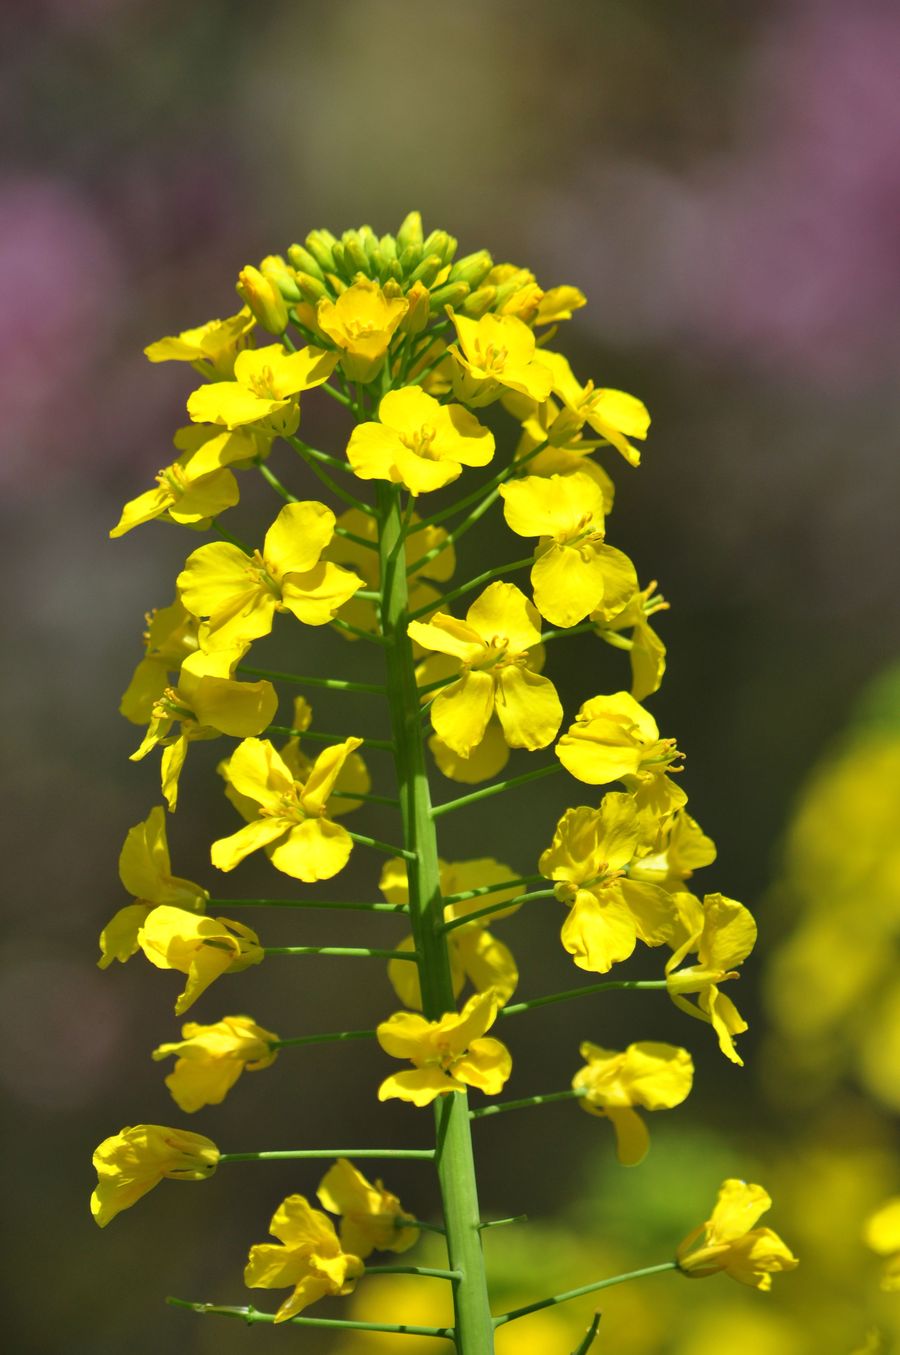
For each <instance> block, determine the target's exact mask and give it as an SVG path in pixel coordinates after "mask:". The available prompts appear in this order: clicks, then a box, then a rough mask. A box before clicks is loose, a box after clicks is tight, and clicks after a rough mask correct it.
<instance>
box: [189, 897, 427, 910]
mask: <svg viewBox="0 0 900 1355" xmlns="http://www.w3.org/2000/svg"><path fill="white" fill-rule="evenodd" d="M206 902H207V907H209V908H334V909H344V910H346V911H347V912H352V913H406V912H407V911H408V909H407V907H406V904H405V903H336V902H335V901H334V900H332V899H207V901H206Z"/></svg>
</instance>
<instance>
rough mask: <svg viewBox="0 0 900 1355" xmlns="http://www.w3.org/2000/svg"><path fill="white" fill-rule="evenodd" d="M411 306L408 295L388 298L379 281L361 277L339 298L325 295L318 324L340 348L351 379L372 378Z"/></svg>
mask: <svg viewBox="0 0 900 1355" xmlns="http://www.w3.org/2000/svg"><path fill="white" fill-rule="evenodd" d="M408 309H409V302H408V301H407V300H406V297H403V296H392V297H388V296H387V294H386V293H385V292H384V291H382V289H381V287H379V286H378V284H377V283H375V282H371V281H370V280H369V279H368V278H360V279H359V280H358V281H357V282H354V284H353V286H352V287H348V288H347V289H346V291H344V292H342V293H341V295H340V296H339V297H338V298H337V300H336V301H332V300H331V299H330V298H329V297H323V298H322V299H321V300H320V301H319V303H318V305H317V307H316V324H317V325H318V328H319V329H320V330H321V331H322V333H323V334H326V335H327V336H328V338H329V339H330V340H331V341H332V343H334V344H336V345H337V347H338V348H339V349H340V354H339V356H340V362H341V367H342V368H343V371H344V375H345V376H346V377H347V379H348V380H349V381H371V380H372V379H373V377H375V376H377V375H378V373H379V372H380V371H381V368H382V367H383V366H384V360H385V357H386V355H387V351H388V348H389V346H390V342H391V339H392V338H393V337H394V334H395V332H396V330H397V327H398V326H399V324H400V322H401V320H402V319H403V317H404V316H405V315H406V312H407V310H408Z"/></svg>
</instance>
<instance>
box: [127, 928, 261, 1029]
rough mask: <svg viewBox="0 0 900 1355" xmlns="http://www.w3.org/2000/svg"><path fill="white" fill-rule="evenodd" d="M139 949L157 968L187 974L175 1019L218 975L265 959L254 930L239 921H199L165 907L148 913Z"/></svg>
mask: <svg viewBox="0 0 900 1355" xmlns="http://www.w3.org/2000/svg"><path fill="white" fill-rule="evenodd" d="M138 945H139V946H140V948H141V950H142V951H143V952H144V954H145V955H146V957H147V959H148V960H149V961H150V963H151V964H153V965H156V968H157V969H175V970H178V971H179V972H180V973H182V974H186V975H187V983H186V984H185V986H184V992H183V993H181V994H180V996H179V997H178V999H177V1000H176V1002H175V1015H176V1016H181V1015H182V1013H183V1012H186V1011H187V1009H188V1007H192V1006H193V1004H194V1003H195V1002H196V1001H197V998H198V997H199V996H200V994H201V993H203V992H205V991H206V989H207V988H208V987H209V985H210V984H211V983H213V982H214V981H215V980H216V979H217V978H219V977H220V976H221V975H222V974H237V973H239V972H240V971H241V970H242V969H247V968H249V966H250V965H255V964H259V963H260V962H261V961H262V959H263V956H264V952H263V949H262V947H261V946H260V944H259V937H258V936H257V935H256V932H255V931H253V930H252V929H251V928H250V927H245V926H244V924H243V923H242V922H234V921H232V920H231V919H230V918H226V917H197V916H195V915H193V914H191V913H186V912H184V910H183V909H181V908H172V907H170V906H169V905H167V904H162V905H160V907H158V908H154V909H153V910H152V911H151V912H150V913H148V914H147V917H146V919H145V920H144V923H143V925H142V927H141V929H140V931H139V932H138Z"/></svg>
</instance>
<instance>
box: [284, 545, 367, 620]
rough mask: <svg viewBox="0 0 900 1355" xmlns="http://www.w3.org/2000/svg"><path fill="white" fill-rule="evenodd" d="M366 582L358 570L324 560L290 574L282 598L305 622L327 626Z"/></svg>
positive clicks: (290, 609) (285, 581) (299, 618)
mask: <svg viewBox="0 0 900 1355" xmlns="http://www.w3.org/2000/svg"><path fill="white" fill-rule="evenodd" d="M362 586H363V581H362V579H361V578H360V577H359V576H358V575H357V574H353V573H351V571H350V570H349V569H343V568H342V567H341V566H340V565H333V564H331V563H330V562H329V561H324V560H323V561H322V562H321V563H320V564H317V565H315V566H314V567H313V568H312V569H310V570H307V571H306V572H305V573H302V574H300V573H297V574H290V575H288V577H287V578H286V579H285V580H284V583H283V584H282V586H281V600H282V603H283V605H284V606H285V607H286V609H287V610H288V611H289V612H293V614H294V616H296V618H297V620H298V621H302V622H303V624H304V625H306V626H325V625H327V624H328V622H329V621H333V620H334V616H335V613H336V612H338V611H339V610H340V608H341V607H343V605H344V603H345V602H347V601H349V599H350V598H352V597H353V594H354V593H356V592H357V591H358V590H359V589H360V588H362Z"/></svg>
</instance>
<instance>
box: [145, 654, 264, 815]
mask: <svg viewBox="0 0 900 1355" xmlns="http://www.w3.org/2000/svg"><path fill="white" fill-rule="evenodd" d="M242 652H243V650H239V651H229V650H224V649H223V650H221V651H219V652H218V653H217V654H215V655H207V654H203V653H200V652H199V651H198V652H197V653H196V654H193V655H191V656H189V657H188V658H187V659H185V661H184V663H183V664H182V666H181V674H180V676H179V679H178V685H177V686H174V687H167V688H166V689H165V691H164V692H163V694H162V696H161V697H160V698H159V700H158V701H157V702H156V704H155V705H154V707H153V710H152V712H151V716H150V723H149V724H148V726H147V732H146V734H145V735H144V738H143V741H142V743H141V745H140V747H139V748H138V749H137V750H136V751H135V752H134V753H132V754H131V761H132V762H139V761H140V760H141V758H144V757H146V756H147V754H148V753H149V752H150V751H151V749H153V748H155V747H156V746H157V745H158V744H162V745H163V754H162V762H161V767H160V773H161V777H162V789H163V795H164V796H165V799H166V803H167V804H168V806H169V808H170V809H171V810H174V809H175V807H176V805H177V803H178V779H179V777H180V776H181V769H182V767H183V766H184V760H185V758H186V756H187V750H188V744H190V743H192V742H194V741H195V740H197V739H214V738H216V737H217V736H218V735H219V734H231V735H232V736H234V737H235V738H243V737H244V736H246V735H248V734H260V733H261V732H262V731H263V730H264V729H265V728H266V726H267V725H270V724H271V723H272V721H273V719H274V718H275V712H276V710H277V709H278V696H277V694H276V692H275V688H274V687H273V686H272V684H271V682H268V681H266V680H265V679H263V680H262V681H260V682H237V681H236V680H235V679H234V678H232V677H231V676H230V671H231V668H232V667H233V665H234V664H235V663H236V662H237V660H238V658H239V657H240V656H241V654H242ZM176 722H178V723H179V724H180V730H179V732H178V734H177V735H175V734H172V733H171V730H172V727H173V726H174V725H175V724H176Z"/></svg>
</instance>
